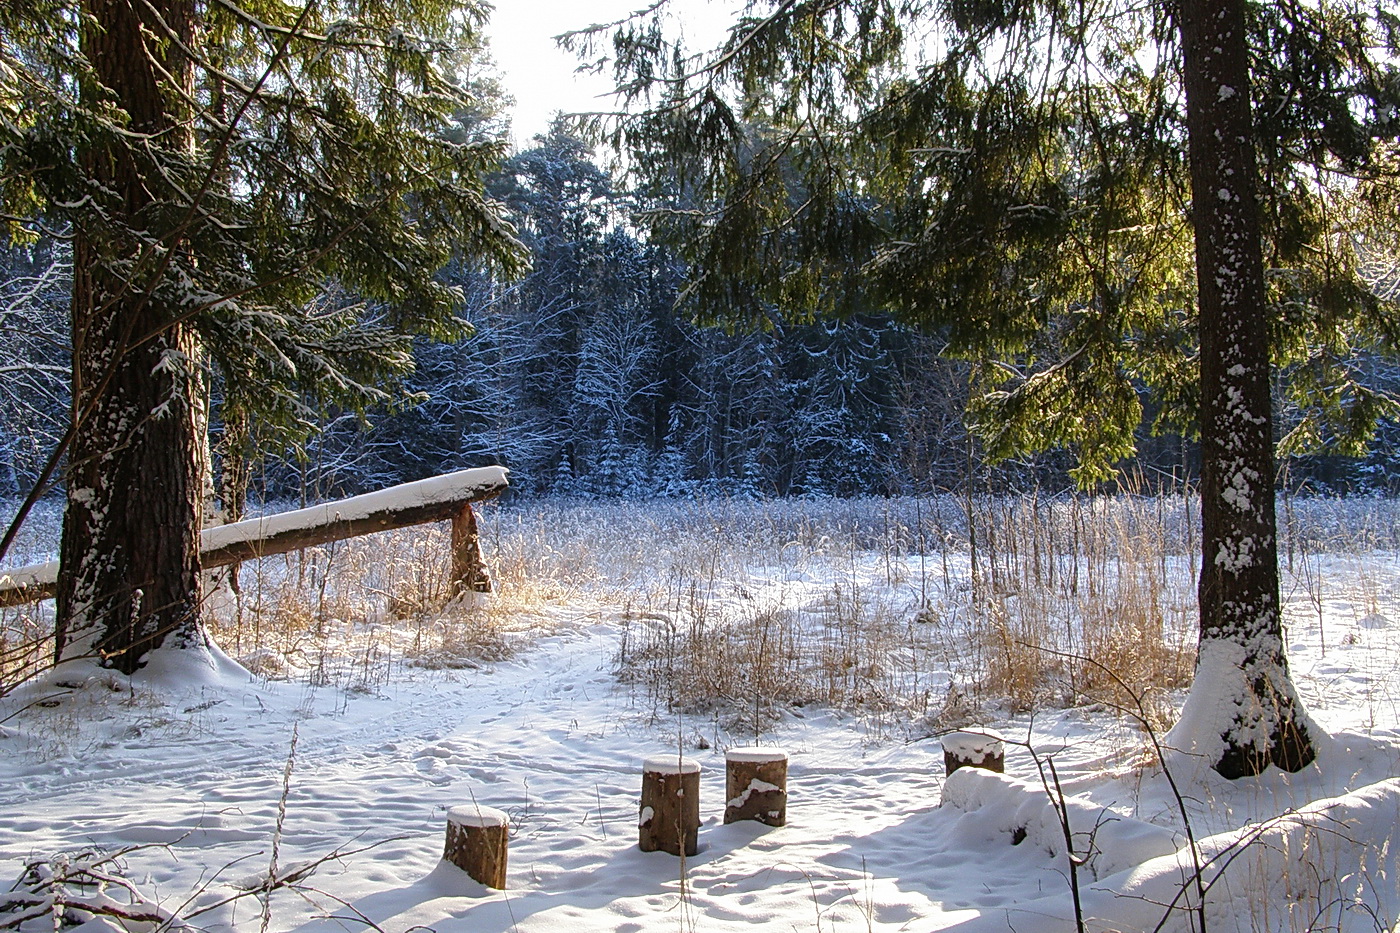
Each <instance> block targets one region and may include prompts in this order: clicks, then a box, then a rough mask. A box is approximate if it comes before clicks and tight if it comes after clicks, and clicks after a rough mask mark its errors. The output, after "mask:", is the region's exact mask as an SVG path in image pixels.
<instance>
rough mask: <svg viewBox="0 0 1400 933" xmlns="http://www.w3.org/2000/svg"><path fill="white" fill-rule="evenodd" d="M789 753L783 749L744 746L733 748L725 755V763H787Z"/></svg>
mask: <svg viewBox="0 0 1400 933" xmlns="http://www.w3.org/2000/svg"><path fill="white" fill-rule="evenodd" d="M787 759H788V753H787V750H786V749H782V748H764V747H759V746H753V745H748V746H743V747H740V748H731V749H729V750H728V751H726V752H725V753H724V760H725V761H744V762H753V763H757V764H762V763H764V762H769V761H787Z"/></svg>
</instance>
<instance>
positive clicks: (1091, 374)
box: [572, 0, 1400, 776]
mask: <svg viewBox="0 0 1400 933" xmlns="http://www.w3.org/2000/svg"><path fill="white" fill-rule="evenodd" d="M1207 11H1208V12H1209V13H1210V17H1209V19H1210V22H1209V23H1205V22H1204V21H1203V19H1204V17H1205V12H1207ZM1390 23H1391V20H1389V19H1387V18H1386V17H1385V16H1381V17H1379V18H1377V17H1375V16H1373V15H1372V11H1370V10H1368V9H1367V8H1365V7H1364V6H1362V5H1361V4H1359V3H1351V2H1348V0H1342V2H1327V3H1323V4H1302V3H1297V2H1291V0H1285V2H1282V3H1269V4H1255V3H1248V2H1246V0H1226V2H1223V3H1214V4H1204V3H1202V4H1197V3H1195V2H1194V0H1184V2H1183V3H1182V4H1181V5H1180V6H1176V5H1168V6H1166V7H1161V6H1153V5H1148V6H1145V7H1141V6H1140V7H1134V6H1131V5H1122V4H1117V3H1114V2H1111V0H1105V2H1091V3H1079V4H1061V3H1054V2H1052V3H1047V4H1020V5H1015V4H1012V5H1008V4H1004V3H1000V2H983V0H967V2H956V3H952V4H945V3H935V2H925V0H902V2H894V0H839V2H828V0H822V2H806V0H782V2H757V3H752V4H749V5H748V6H747V7H746V8H745V14H744V16H743V17H742V18H741V19H740V20H739V21H738V22H737V23H736V24H735V25H734V26H733V28H732V29H731V31H730V35H729V39H728V41H727V42H726V43H725V44H724V46H723V47H722V48H720V49H718V50H716V51H715V52H713V53H711V54H700V55H691V54H689V53H688V52H687V51H686V50H684V49H682V48H680V47H679V46H678V45H675V44H672V43H668V42H666V41H664V37H663V35H662V31H661V17H660V14H659V10H653V11H651V12H646V13H643V14H640V15H639V16H638V17H636V18H633V19H632V20H629V21H628V22H627V23H626V24H625V25H624V26H623V27H622V28H621V29H620V30H619V31H618V32H617V34H616V35H615V37H614V43H615V46H616V48H617V49H619V50H620V54H619V55H618V58H617V66H618V76H619V84H620V86H621V88H622V89H623V95H624V98H626V99H628V100H630V101H631V102H632V104H633V105H634V112H635V113H637V115H636V116H633V117H624V118H622V119H620V120H618V121H616V122H615V123H613V124H612V125H611V127H610V128H609V129H610V132H611V135H612V138H613V139H614V141H615V142H616V143H617V144H619V145H621V146H623V147H625V148H626V149H627V150H628V152H629V157H630V159H631V163H632V165H633V166H634V167H635V169H636V171H637V172H638V174H639V175H640V176H642V177H643V178H646V179H648V180H650V181H651V182H652V183H653V184H654V185H655V186H656V190H657V191H658V192H674V191H676V190H680V191H683V192H685V194H686V200H685V201H684V202H683V203H681V202H678V203H677V205H676V208H675V209H674V210H672V211H670V212H664V211H656V212H653V214H652V217H653V218H654V220H655V229H656V231H657V232H658V234H659V235H661V236H663V237H665V238H667V239H668V240H669V241H671V242H674V243H676V244H679V245H680V246H681V248H682V250H683V252H684V255H685V256H686V258H687V259H688V260H689V261H690V262H691V263H692V270H693V271H692V276H691V281H690V283H689V285H688V287H687V290H686V293H685V294H686V295H687V297H688V298H689V299H690V300H691V301H692V302H693V303H694V305H695V307H697V308H698V309H699V311H700V313H702V314H705V315H709V316H712V317H723V318H727V319H729V320H741V321H742V320H747V321H761V320H762V319H763V318H764V317H765V316H766V315H767V314H768V313H769V310H768V309H769V308H771V307H778V308H784V309H803V310H807V311H814V312H816V313H824V314H851V313H855V312H859V311H863V310H868V309H869V308H871V307H872V306H885V307H888V308H890V309H891V310H892V311H894V312H895V313H896V314H898V315H899V316H900V317H902V318H903V319H905V320H907V321H911V322H916V323H920V324H923V325H925V326H929V327H931V328H935V329H937V331H938V332H939V333H940V334H941V335H943V336H944V337H945V338H946V340H947V347H948V350H949V351H950V352H952V353H955V354H958V355H961V356H964V357H966V358H968V359H969V360H971V361H973V362H974V363H975V364H983V363H988V364H991V365H976V366H975V368H974V369H973V370H972V372H973V375H974V377H975V383H974V385H973V386H972V393H971V405H970V415H971V418H972V421H973V425H974V427H975V428H976V429H977V431H978V434H979V436H980V439H981V441H982V443H983V444H984V445H985V448H986V450H987V451H988V453H989V454H991V455H993V456H995V457H1008V456H1011V455H1013V454H1016V453H1018V452H1021V451H1027V450H1037V449H1045V448H1048V447H1068V448H1071V449H1073V450H1074V452H1075V453H1076V455H1077V460H1078V466H1077V468H1076V474H1077V477H1078V478H1079V479H1080V481H1081V482H1085V483H1091V482H1094V481H1096V480H1099V479H1103V478H1106V477H1108V476H1109V475H1110V474H1111V468H1112V465H1113V464H1114V462H1115V461H1118V460H1121V459H1122V458H1124V457H1126V456H1128V455H1129V454H1130V453H1131V452H1132V450H1133V432H1134V430H1135V429H1136V427H1137V426H1138V423H1139V422H1140V420H1141V418H1142V412H1143V406H1142V401H1141V397H1140V392H1147V393H1150V400H1151V402H1152V407H1153V410H1154V411H1155V412H1157V415H1158V426H1159V427H1172V426H1175V427H1182V428H1193V429H1195V430H1199V432H1200V433H1201V436H1202V442H1203V449H1204V456H1205V458H1206V460H1207V461H1209V465H1208V466H1207V467H1206V469H1205V471H1204V472H1205V473H1206V474H1207V475H1206V476H1205V479H1204V483H1203V490H1202V493H1203V500H1202V502H1203V505H1202V508H1203V516H1204V526H1205V534H1204V535H1203V544H1204V550H1203V553H1202V565H1203V569H1204V572H1203V574H1202V580H1203V588H1202V593H1201V668H1200V672H1201V673H1200V676H1198V678H1197V680H1196V684H1195V687H1193V693H1192V702H1191V703H1190V704H1188V709H1187V714H1188V719H1189V720H1190V721H1189V722H1188V723H1187V724H1186V727H1184V728H1183V729H1182V730H1179V731H1178V733H1177V734H1176V738H1178V739H1181V740H1183V741H1186V740H1190V741H1191V743H1192V744H1195V745H1197V746H1198V748H1197V750H1198V751H1200V752H1201V753H1202V754H1203V755H1205V756H1207V757H1209V759H1210V760H1211V761H1212V763H1213V764H1214V765H1215V766H1216V768H1217V769H1218V770H1220V771H1221V772H1222V773H1224V774H1227V775H1230V776H1238V775H1241V774H1247V773H1254V772H1257V771H1258V770H1260V769H1261V768H1262V767H1264V766H1266V765H1267V764H1268V763H1269V762H1271V761H1272V762H1274V763H1277V764H1279V765H1281V766H1284V767H1290V768H1296V767H1299V766H1301V765H1303V764H1305V763H1306V762H1307V761H1308V760H1310V758H1311V756H1312V751H1311V746H1310V743H1309V736H1308V728H1307V724H1306V718H1305V717H1304V716H1303V715H1302V714H1301V710H1300V709H1299V707H1298V704H1297V702H1296V698H1295V697H1294V695H1293V693H1292V688H1291V686H1290V684H1289V682H1288V675H1287V668H1286V664H1285V662H1284V658H1283V654H1282V640H1281V623H1280V618H1279V612H1278V583H1277V566H1276V559H1275V555H1274V550H1273V549H1274V547H1275V541H1274V538H1273V530H1272V521H1273V495H1274V492H1273V491H1274V477H1273V472H1272V457H1273V451H1272V443H1273V439H1272V437H1271V436H1270V430H1269V399H1268V392H1267V387H1268V385H1269V380H1270V373H1271V367H1272V365H1273V364H1274V363H1279V364H1282V365H1283V366H1284V371H1285V372H1286V373H1287V374H1288V375H1299V376H1302V375H1304V374H1306V373H1307V372H1308V371H1309V370H1315V371H1319V372H1323V373H1325V374H1326V375H1325V377H1324V378H1323V379H1322V380H1321V381H1322V383H1323V384H1325V385H1326V386H1328V387H1329V388H1331V387H1336V388H1335V395H1336V396H1337V398H1338V402H1337V404H1335V405H1333V406H1331V408H1330V409H1324V411H1325V412H1328V413H1334V414H1335V413H1341V414H1343V415H1345V417H1344V418H1342V419H1340V423H1339V425H1338V427H1339V428H1341V429H1350V431H1351V433H1352V434H1353V435H1361V436H1365V435H1366V434H1368V433H1369V432H1370V431H1371V430H1373V428H1374V425H1375V419H1376V416H1377V415H1379V414H1384V413H1386V412H1388V411H1389V412H1392V413H1393V411H1394V403H1393V400H1390V399H1388V398H1387V397H1386V396H1385V395H1384V394H1383V393H1379V392H1376V391H1374V389H1373V388H1372V387H1368V386H1366V385H1365V384H1364V383H1363V382H1362V381H1360V380H1359V379H1357V378H1354V377H1355V375H1356V371H1355V368H1354V366H1352V365H1351V364H1352V363H1353V362H1354V361H1355V360H1356V359H1357V358H1358V355H1357V353H1356V352H1355V350H1356V349H1357V348H1359V347H1361V346H1364V345H1366V344H1368V343H1371V344H1374V345H1378V346H1383V345H1385V344H1386V341H1389V344H1388V345H1389V346H1390V347H1391V348H1392V349H1393V348H1394V347H1395V342H1394V336H1395V334H1394V324H1393V322H1394V320H1395V319H1396V317H1395V314H1394V311H1395V309H1394V308H1393V306H1391V307H1386V306H1385V305H1384V303H1383V302H1382V301H1380V300H1379V299H1378V298H1377V296H1376V295H1375V293H1374V292H1373V291H1371V290H1369V289H1367V288H1366V287H1364V283H1362V281H1361V280H1360V278H1359V276H1358V268H1359V265H1360V263H1359V261H1358V257H1357V255H1356V254H1355V252H1354V251H1353V250H1351V249H1350V246H1349V244H1348V242H1347V241H1346V239H1345V238H1344V237H1339V236H1338V235H1337V229H1338V228H1337V226H1336V221H1337V220H1338V219H1340V218H1341V217H1342V216H1343V209H1342V207H1341V205H1343V204H1349V203H1362V204H1365V205H1367V206H1368V209H1369V211H1370V213H1369V215H1368V216H1369V227H1368V228H1367V229H1368V230H1371V231H1375V230H1378V229H1379V228H1380V227H1382V226H1383V223H1380V222H1377V218H1378V217H1379V216H1380V215H1381V214H1383V213H1384V210H1383V209H1382V208H1380V207H1379V206H1380V205H1388V209H1389V210H1390V211H1391V213H1392V216H1393V212H1394V209H1395V205H1396V203H1397V199H1396V198H1395V185H1394V178H1395V174H1394V166H1393V164H1391V163H1389V162H1388V161H1387V160H1386V159H1385V158H1384V154H1385V149H1384V146H1383V145H1382V144H1381V142H1380V141H1381V140H1382V139H1384V138H1387V137H1390V138H1393V136H1394V133H1395V129H1396V127H1395V119H1396V118H1395V114H1396V113H1397V109H1396V104H1397V100H1396V95H1397V92H1398V91H1400V82H1397V81H1396V79H1395V70H1394V68H1393V66H1391V65H1390V64H1388V63H1387V59H1386V55H1387V54H1388V55H1389V56H1391V58H1390V59H1389V60H1390V61H1393V56H1394V55H1395V52H1396V48H1395V33H1394V30H1393V29H1391V28H1390V27H1389V25H1388V24H1390ZM1216 31H1218V32H1216ZM1206 32H1210V33H1211V38H1210V39H1209V40H1208V41H1207V42H1206V44H1205V46H1204V48H1205V49H1206V51H1207V54H1204V55H1203V54H1201V49H1202V46H1201V44H1200V37H1201V36H1202V35H1204V34H1206ZM596 36H597V33H596V32H595V33H592V34H583V35H580V36H575V37H573V40H572V41H574V42H575V43H576V44H579V45H587V44H588V43H589V42H590V41H591V40H592V38H596ZM1381 50H1388V52H1386V51H1381ZM1226 61H1228V62H1230V63H1232V64H1233V66H1234V67H1233V70H1232V71H1231V72H1230V73H1229V75H1228V77H1227V76H1225V75H1224V73H1222V72H1219V71H1218V70H1217V66H1218V65H1220V64H1221V63H1222V62H1226ZM1183 75H1184V81H1183V80H1182V76H1183ZM1203 95H1205V96H1203ZM1210 95H1214V98H1211V97H1210ZM643 99H645V102H646V104H647V106H642V105H641V103H640V102H641V101H643ZM1252 104H1257V105H1258V106H1257V112H1258V113H1259V114H1261V116H1260V119H1259V123H1258V125H1257V126H1253V127H1252V126H1251V124H1252V122H1253V118H1252V115H1251V109H1250V108H1251V105H1252ZM601 128H602V127H601V126H600V129H601ZM1216 133H1220V134H1222V135H1221V137H1220V139H1219V140H1218V142H1212V139H1213V138H1214V134H1216ZM1188 143H1189V148H1190V159H1189V160H1188V159H1187V158H1185V150H1186V149H1187V146H1188ZM1256 153H1257V155H1258V160H1257V163H1256V160H1255V154H1256ZM1207 163H1208V164H1207ZM1256 165H1257V168H1256ZM1256 174H1257V175H1259V176H1262V178H1263V179H1264V185H1263V187H1262V188H1257V189H1256V184H1257V181H1256V177H1255V176H1256ZM1256 190H1257V191H1258V192H1259V194H1260V198H1259V199H1256V198H1255V196H1254V194H1253V192H1254V191H1256ZM1193 206H1194V207H1193ZM1193 234H1194V236H1193ZM1373 235H1383V234H1379V233H1375V234H1373ZM1261 251H1262V255H1263V256H1264V258H1265V259H1267V261H1268V264H1269V269H1270V270H1271V272H1272V274H1271V276H1270V277H1269V278H1268V279H1266V278H1265V274H1264V266H1263V264H1262V261H1261V258H1260V257H1261ZM1193 257H1194V258H1195V261H1194V262H1193V261H1192V260H1193ZM1305 382H1306V379H1300V380H1299V382H1298V384H1299V385H1300V386H1302V387H1303V388H1306V385H1304V383H1305ZM1222 658H1224V659H1226V660H1225V661H1223V662H1222V660H1221V659H1222ZM1222 699H1223V700H1227V701H1228V702H1219V701H1221V700H1222Z"/></svg>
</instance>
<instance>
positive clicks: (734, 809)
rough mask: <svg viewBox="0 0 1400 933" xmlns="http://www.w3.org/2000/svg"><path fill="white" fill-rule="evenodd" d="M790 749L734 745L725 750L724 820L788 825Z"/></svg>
mask: <svg viewBox="0 0 1400 933" xmlns="http://www.w3.org/2000/svg"><path fill="white" fill-rule="evenodd" d="M787 763H788V756H787V752H786V751H784V750H783V749H781V748H731V749H730V750H729V751H727V752H725V753H724V765H725V781H724V785H725V788H724V796H725V798H726V800H727V802H726V803H725V805H724V821H725V822H726V823H734V822H737V821H739V820H757V821H758V822H760V823H764V824H766V825H768V826H786V825H787Z"/></svg>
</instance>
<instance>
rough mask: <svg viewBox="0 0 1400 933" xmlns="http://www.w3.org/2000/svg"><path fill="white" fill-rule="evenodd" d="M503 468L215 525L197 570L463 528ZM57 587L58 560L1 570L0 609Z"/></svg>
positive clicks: (48, 594)
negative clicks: (433, 528)
mask: <svg viewBox="0 0 1400 933" xmlns="http://www.w3.org/2000/svg"><path fill="white" fill-rule="evenodd" d="M507 485H508V484H507V482H506V470H505V468H504V467H480V468H478V469H474V470H459V471H458V472H456V473H447V474H445V475H443V476H434V477H432V478H431V479H424V480H418V481H417V482H413V483H403V484H402V485H399V486H391V487H390V488H388V489H382V490H380V491H379V492H369V493H365V494H364V495H361V496H352V497H350V498H349V499H339V500H337V501H335V502H325V503H322V504H321V505H313V506H310V507H309V508H305V509H297V510H296V511H294V512H282V513H280V514H278V515H264V516H262V517H260V518H250V519H247V520H246V521H241V522H234V523H233V524H231V525H216V526H215V527H213V528H206V529H204V531H203V533H202V534H201V538H200V548H199V560H200V565H201V566H202V567H203V568H204V569H206V570H210V569H213V568H215V567H225V566H227V565H229V564H237V563H240V562H242V561H245V560H255V559H257V558H259V557H270V556H272V555H274V554H285V553H287V552H288V551H299V550H301V549H303V548H308V547H315V546H316V545H318V544H327V543H329V542H331V541H343V540H345V539H346V538H357V537H359V536H361V535H367V534H371V533H373V532H376V531H390V530H392V529H395V528H407V527H409V526H411V525H422V524H425V523H427V522H439V521H447V520H448V519H452V520H453V521H454V524H455V525H458V526H463V525H464V524H465V523H464V519H463V515H464V511H465V510H466V509H469V508H471V503H473V502H481V501H484V500H486V499H491V498H494V497H495V496H498V495H500V494H501V493H502V492H504V491H505V489H506V487H507ZM471 531H472V533H471V534H470V540H469V543H468V541H467V540H466V538H467V536H466V534H465V533H459V535H458V536H456V537H458V539H459V540H458V541H457V542H456V543H457V544H459V545H460V546H459V547H458V551H459V552H460V551H461V549H462V547H475V546H476V535H475V523H474V522H473V523H472V529H471ZM453 564H454V567H455V568H457V569H458V570H459V571H460V570H462V569H464V568H467V567H479V566H480V558H479V555H478V556H477V558H476V559H475V560H472V559H471V558H469V557H466V556H464V555H462V554H461V553H454V560H453ZM57 582H58V561H49V562H48V563H46V564H34V565H31V566H29V567H19V568H16V569H14V570H0V607H6V606H19V605H23V604H24V603H32V602H37V601H38V600H41V599H52V598H53V596H54V593H55V591H56V587H57ZM460 582H461V583H463V584H465V585H464V587H463V588H464V589H474V588H477V586H479V585H480V584H479V581H475V580H464V581H460Z"/></svg>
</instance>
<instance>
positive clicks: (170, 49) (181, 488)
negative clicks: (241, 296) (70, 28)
mask: <svg viewBox="0 0 1400 933" xmlns="http://www.w3.org/2000/svg"><path fill="white" fill-rule="evenodd" d="M84 12H85V13H86V14H87V15H88V16H90V17H91V22H90V23H89V24H88V25H86V26H85V28H84V32H83V39H82V47H83V52H84V54H85V55H86V56H87V57H88V59H89V60H90V61H91V63H92V66H93V70H94V73H95V76H96V78H97V80H98V81H99V82H100V85H101V86H100V87H97V86H85V87H83V88H82V95H83V99H84V102H85V103H86V104H87V105H89V106H92V105H95V104H97V103H98V102H99V101H101V100H104V99H105V100H108V101H111V102H113V103H115V104H116V105H117V106H119V107H121V108H122V109H123V110H124V111H125V112H126V113H127V114H128V116H129V122H128V124H127V130H128V131H129V132H130V133H132V134H140V136H141V137H142V138H141V140H140V141H139V142H137V143H135V144H134V145H133V146H131V147H128V146H126V145H123V144H116V143H107V144H102V143H94V144H92V147H91V148H89V149H88V150H86V151H84V152H82V153H80V156H79V157H80V158H81V159H82V160H83V162H84V165H85V167H86V169H87V171H88V172H89V173H90V174H91V177H92V178H93V179H94V180H95V181H96V183H97V184H98V185H100V186H102V187H103V188H104V189H105V190H107V191H109V192H111V193H112V196H113V198H114V200H115V204H114V207H113V210H114V211H115V212H119V215H118V216H116V217H115V218H113V219H114V221H115V223H116V224H118V225H120V228H125V229H124V230H123V229H113V228H112V227H106V226H104V227H103V228H101V229H79V230H78V231H77V236H76V241H75V246H74V277H73V279H74V281H73V304H72V326H73V417H74V420H75V424H76V425H77V430H76V432H75V436H74V440H73V444H72V448H71V450H70V464H71V466H70V469H69V475H68V501H67V510H66V512H65V514H64V528H63V540H62V544H61V551H60V564H61V567H62V571H61V573H60V579H59V587H58V594H57V623H56V646H55V651H56V654H57V656H58V657H59V658H67V657H75V656H79V655H86V654H92V653H96V654H97V655H98V656H99V657H100V658H101V659H102V663H103V664H105V665H108V666H111V667H114V668H117V669H118V670H121V671H124V672H128V673H130V672H131V671H134V670H136V669H137V668H138V667H140V666H141V664H142V663H143V659H144V656H145V655H146V654H147V653H148V652H149V651H150V650H152V649H154V648H156V647H158V646H159V645H161V644H162V643H163V642H164V641H165V640H166V639H167V638H168V637H170V636H172V635H174V636H176V637H178V638H179V639H182V640H184V641H185V642H187V643H189V642H193V640H194V639H196V638H197V637H199V635H200V628H199V526H200V521H199V516H200V506H201V503H200V492H201V488H202V476H201V471H200V465H201V463H202V457H201V450H202V443H203V439H202V437H201V436H200V432H199V423H198V422H199V420H200V404H199V391H200V372H199V366H200V364H199V358H198V357H199V348H198V344H197V341H196V339H195V336H194V333H193V330H192V329H191V328H190V327H189V326H188V325H186V324H177V323H175V322H176V317H177V311H176V309H174V308H171V307H170V306H169V305H168V300H169V299H162V297H161V295H160V294H159V293H158V292H157V291H156V290H155V289H154V288H153V287H152V286H151V285H150V283H151V282H153V281H155V279H156V278H157V277H158V276H159V275H160V273H161V272H162V271H163V267H162V256H161V253H162V251H164V250H178V249H180V248H181V244H180V243H179V242H178V240H177V238H176V237H175V236H173V235H167V236H164V237H163V240H162V242H161V244H160V249H158V250H148V251H147V252H146V253H145V254H143V252H142V243H141V240H142V239H143V238H145V237H161V236H162V234H164V233H166V232H167V231H170V230H171V229H173V227H174V226H175V225H176V224H177V223H178V222H179V221H180V219H181V217H180V215H181V214H182V213H183V211H182V209H181V207H180V206H179V203H178V201H177V200H176V198H175V197H174V195H173V191H172V189H171V187H169V186H167V185H166V184H164V182H163V181H162V180H161V179H160V178H159V176H158V175H157V173H155V172H153V171H151V170H150V169H151V164H150V162H148V161H147V157H145V156H138V155H137V154H136V153H137V152H138V151H139V148H138V147H140V146H142V145H144V146H147V147H150V150H149V151H154V152H155V153H156V158H160V153H161V152H166V153H170V154H172V155H175V154H181V153H183V152H184V151H185V150H187V149H188V147H189V140H190V137H189V130H188V122H187V121H184V120H182V119H180V118H179V113H178V111H179V108H178V107H174V106H172V105H171V104H170V103H169V102H170V101H172V100H176V99H178V97H179V91H180V90H181V89H179V88H176V89H172V88H171V87H170V86H169V82H172V81H173V82H177V83H182V84H183V85H184V89H185V90H187V89H188V80H189V75H190V67H189V62H188V61H187V60H185V58H184V56H183V55H182V54H181V53H180V52H179V51H178V45H177V44H176V43H172V42H168V41H164V40H163V38H161V39H158V38H155V37H164V36H166V35H168V34H169V33H171V32H173V33H174V34H175V35H177V36H180V37H181V39H182V41H183V42H184V43H185V44H186V45H188V44H189V42H190V40H191V37H192V33H193V15H194V10H193V6H192V4H191V3H190V2H189V0H154V2H152V3H149V4H147V3H146V2H144V0H87V2H86V3H85V4H84ZM153 60H154V62H156V63H159V70H158V69H157V67H156V65H154V64H153ZM160 71H163V72H164V73H165V75H164V76H162V75H161V74H160V73H159V72H160ZM163 84H164V86H163ZM125 231H132V233H131V234H130V235H123V234H124V233H125ZM136 231H140V232H141V234H142V237H138V236H137V235H135V232H136Z"/></svg>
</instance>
